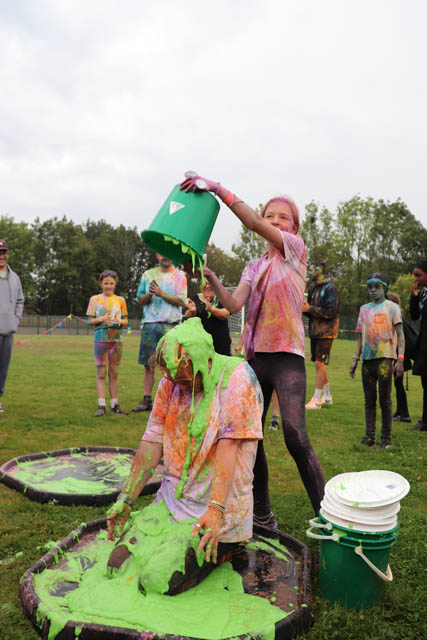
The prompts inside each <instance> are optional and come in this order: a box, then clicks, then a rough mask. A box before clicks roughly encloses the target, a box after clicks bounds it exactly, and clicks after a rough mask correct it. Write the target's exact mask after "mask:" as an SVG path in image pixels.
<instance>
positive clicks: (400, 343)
mask: <svg viewBox="0 0 427 640" xmlns="http://www.w3.org/2000/svg"><path fill="white" fill-rule="evenodd" d="M366 285H367V287H368V291H369V295H370V298H371V302H369V303H368V304H364V305H362V306H361V307H360V311H359V318H358V321H357V327H356V331H357V333H358V334H359V335H358V342H357V347H356V353H355V354H354V356H353V363H352V364H351V366H350V376H351V377H352V378H354V376H355V373H356V368H357V363H358V361H359V359H360V357H362V382H363V391H364V394H365V420H366V434H365V436H364V437H363V438H362V440H361V444H364V445H366V446H368V447H372V446H373V445H374V444H375V421H376V409H377V384H378V394H379V400H380V407H381V415H382V428H381V440H380V443H379V445H378V446H379V447H380V448H381V449H388V448H389V447H390V445H391V428H392V420H393V417H392V403H391V388H392V380H393V371H394V370H395V371H396V375H398V376H403V359H404V353H405V338H404V334H403V325H402V317H401V313H400V307H399V305H397V304H395V303H394V302H391V300H387V299H386V297H385V296H386V294H387V290H388V287H389V279H388V278H387V276H386V275H384V273H381V272H376V273H373V274H371V275H370V276H369V277H368V279H367V280H366ZM396 347H397V351H396ZM397 353H399V355H397Z"/></svg>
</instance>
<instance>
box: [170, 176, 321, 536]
mask: <svg viewBox="0 0 427 640" xmlns="http://www.w3.org/2000/svg"><path fill="white" fill-rule="evenodd" d="M181 189H185V190H186V191H190V190H191V191H195V190H197V189H204V190H209V191H211V192H213V193H214V194H215V195H216V196H218V197H219V198H220V199H221V200H222V201H223V202H224V204H226V205H227V206H228V207H229V208H230V209H231V211H232V212H233V213H234V215H236V216H237V217H238V218H239V220H240V221H241V222H242V223H243V224H244V225H245V226H246V227H247V228H248V229H251V230H252V231H255V232H256V233H258V234H259V235H260V236H261V237H262V238H264V239H265V240H267V243H268V244H267V252H266V253H265V255H263V256H262V257H261V258H259V259H257V260H253V261H252V262H250V263H249V264H248V265H247V266H246V267H245V269H244V271H243V274H242V277H241V280H240V283H239V285H238V286H237V288H236V289H235V291H234V292H233V294H231V293H230V292H229V291H227V290H226V289H225V287H224V286H223V285H222V284H221V282H220V281H219V279H218V278H217V277H216V275H215V274H214V273H213V272H212V271H211V270H210V269H207V268H205V269H204V272H205V276H206V278H207V279H208V280H209V281H210V282H211V284H212V287H213V289H214V291H215V293H216V295H217V297H218V298H219V300H220V301H221V303H222V304H223V305H224V307H225V308H226V309H228V310H229V311H230V313H236V312H237V311H239V310H240V309H241V308H242V307H243V305H244V304H245V303H246V301H249V311H248V321H247V327H246V330H245V332H244V344H245V352H246V358H247V360H248V362H249V364H250V365H251V367H252V369H253V370H254V371H255V373H256V375H257V378H258V380H259V382H260V384H261V389H262V392H263V395H264V414H263V419H262V423H263V425H264V421H265V415H266V412H267V410H268V407H269V404H270V400H271V395H272V392H273V390H275V391H276V392H277V396H278V398H279V406H280V413H281V417H282V427H283V433H284V438H285V442H286V446H287V448H288V450H289V452H290V454H291V455H292V457H293V459H294V460H295V463H296V465H297V467H298V471H299V473H300V476H301V479H302V481H303V483H304V486H305V489H306V491H307V493H308V496H309V498H310V501H311V504H312V506H313V509H314V512H315V513H316V514H317V513H318V510H319V508H320V501H321V500H322V498H323V494H324V477H323V471H322V467H321V465H320V462H319V459H318V457H317V455H316V453H315V451H314V449H313V447H312V446H311V444H310V441H309V438H308V434H307V429H306V426H305V394H306V373H305V361H304V356H305V344H304V327H303V324H302V306H303V302H304V289H305V278H306V270H307V264H306V259H305V246H304V241H303V239H302V238H301V236H299V235H298V230H299V211H298V208H297V206H296V204H295V202H294V201H293V200H292V198H290V197H289V196H279V197H274V198H271V199H270V200H268V202H267V204H266V205H265V206H264V207H263V209H262V212H261V215H259V214H258V213H257V212H256V211H255V210H254V209H252V208H251V207H250V206H249V205H247V204H246V203H245V202H243V201H242V200H240V199H239V198H237V197H236V196H235V195H234V194H233V193H232V192H231V191H228V189H225V188H224V187H223V186H222V185H221V184H220V183H219V182H214V181H212V180H207V179H206V178H201V177H200V176H199V175H197V174H196V173H194V172H187V173H186V179H185V180H184V181H183V183H182V185H181ZM253 492H254V523H255V524H258V525H262V526H267V527H276V526H277V523H276V519H275V517H274V514H273V513H272V512H271V508H270V499H269V491H268V465H267V459H266V455H265V452H264V447H263V443H262V441H260V442H259V443H258V450H257V457H256V461H255V466H254V484H253Z"/></svg>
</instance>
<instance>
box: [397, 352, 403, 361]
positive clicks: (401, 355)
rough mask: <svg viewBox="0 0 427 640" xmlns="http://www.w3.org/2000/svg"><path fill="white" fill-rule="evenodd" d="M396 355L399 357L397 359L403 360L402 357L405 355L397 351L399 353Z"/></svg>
mask: <svg viewBox="0 0 427 640" xmlns="http://www.w3.org/2000/svg"><path fill="white" fill-rule="evenodd" d="M397 357H398V358H399V360H403V358H404V357H405V356H404V355H403V353H399V355H398V356H397Z"/></svg>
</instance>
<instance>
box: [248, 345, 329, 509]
mask: <svg viewBox="0 0 427 640" xmlns="http://www.w3.org/2000/svg"><path fill="white" fill-rule="evenodd" d="M249 364H250V365H251V367H252V368H253V370H254V371H255V373H256V376H257V378H258V380H259V382H260V385H261V389H262V393H263V395H264V413H263V416H262V426H263V429H264V423H265V417H266V414H267V410H268V407H269V405H270V401H271V396H272V393H273V389H274V390H275V391H276V393H277V397H278V399H279V406H280V414H281V417H282V426H283V435H284V438H285V443H286V446H287V448H288V450H289V453H290V454H291V456H292V457H293V459H294V460H295V463H296V465H297V467H298V471H299V474H300V476H301V479H302V481H303V483H304V486H305V489H306V491H307V494H308V497H309V498H310V501H311V504H312V506H313V509H314V512H315V514H316V515H317V513H318V511H319V509H320V502H321V500H322V498H323V494H324V487H325V479H324V476H323V471H322V467H321V465H320V462H319V459H318V457H317V455H316V452H315V451H314V449H313V447H312V446H311V444H310V440H309V438H308V434H307V429H306V426H305V393H306V377H305V362H304V358H302V357H301V356H297V355H295V354H293V353H256V354H255V358H254V359H253V360H250V362H249ZM253 492H254V514H255V515H256V516H258V517H259V518H265V517H266V516H268V515H269V513H270V511H271V507H270V498H269V492H268V464H267V458H266V455H265V451H264V445H263V442H262V440H261V441H259V442H258V449H257V456H256V460H255V466H254V488H253Z"/></svg>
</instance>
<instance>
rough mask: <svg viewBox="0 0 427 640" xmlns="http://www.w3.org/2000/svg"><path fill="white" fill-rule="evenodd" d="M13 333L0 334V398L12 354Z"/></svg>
mask: <svg viewBox="0 0 427 640" xmlns="http://www.w3.org/2000/svg"><path fill="white" fill-rule="evenodd" d="M12 347H13V333H10V334H9V335H7V336H0V398H1V397H2V395H3V392H4V386H5V384H6V378H7V372H8V371H9V363H10V358H11V356H12Z"/></svg>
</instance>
